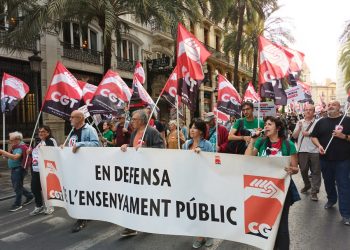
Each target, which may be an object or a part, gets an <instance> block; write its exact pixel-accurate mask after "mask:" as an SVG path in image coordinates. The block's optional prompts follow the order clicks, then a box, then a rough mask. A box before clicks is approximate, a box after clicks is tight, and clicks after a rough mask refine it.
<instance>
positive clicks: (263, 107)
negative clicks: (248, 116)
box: [254, 102, 276, 117]
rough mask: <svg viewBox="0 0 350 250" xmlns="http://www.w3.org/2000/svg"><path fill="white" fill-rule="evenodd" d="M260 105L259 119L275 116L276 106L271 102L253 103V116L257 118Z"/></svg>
mask: <svg viewBox="0 0 350 250" xmlns="http://www.w3.org/2000/svg"><path fill="white" fill-rule="evenodd" d="M259 105H260V117H265V116H276V106H275V104H274V103H273V102H257V103H254V116H255V117H258V112H259Z"/></svg>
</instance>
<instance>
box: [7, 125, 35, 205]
mask: <svg viewBox="0 0 350 250" xmlns="http://www.w3.org/2000/svg"><path fill="white" fill-rule="evenodd" d="M9 137H10V140H9V141H10V143H9V144H10V145H9V152H6V151H5V150H1V149H0V155H2V156H3V157H6V158H7V159H8V166H9V168H10V169H11V181H12V186H13V189H14V191H15V193H16V196H15V203H14V204H13V205H12V207H11V208H10V210H9V212H15V211H17V210H19V209H21V208H22V207H23V206H25V205H28V204H30V203H32V202H33V199H34V197H33V194H32V193H31V192H29V191H28V190H27V189H26V188H25V187H24V186H23V180H24V177H25V176H26V175H27V170H26V169H25V168H24V167H23V157H24V155H25V153H26V152H23V150H24V147H22V146H24V145H25V143H24V142H23V135H22V133H20V132H17V131H16V132H13V133H10V134H9ZM22 195H23V196H24V197H26V200H25V202H24V203H23V204H22Z"/></svg>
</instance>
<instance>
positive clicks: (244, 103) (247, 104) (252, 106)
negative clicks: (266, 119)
mask: <svg viewBox="0 0 350 250" xmlns="http://www.w3.org/2000/svg"><path fill="white" fill-rule="evenodd" d="M244 106H249V107H250V108H251V109H254V104H253V103H252V102H242V104H241V108H243V107H244Z"/></svg>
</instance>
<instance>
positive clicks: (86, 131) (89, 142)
mask: <svg viewBox="0 0 350 250" xmlns="http://www.w3.org/2000/svg"><path fill="white" fill-rule="evenodd" d="M70 121H71V125H72V127H73V131H72V133H71V135H70V137H69V142H68V145H69V146H70V147H72V152H73V153H76V152H77V151H78V149H79V148H80V147H98V146H99V142H98V135H97V132H96V130H95V129H94V128H93V127H92V126H91V125H89V124H86V123H85V117H84V113H83V112H82V111H80V110H74V111H73V112H72V114H71V116H70ZM86 225H87V220H80V219H79V220H77V221H76V223H75V224H74V226H73V228H72V232H73V233H76V232H79V231H80V230H82V229H83V228H84V227H86Z"/></svg>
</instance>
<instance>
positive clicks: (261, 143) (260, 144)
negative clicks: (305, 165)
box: [257, 137, 290, 155]
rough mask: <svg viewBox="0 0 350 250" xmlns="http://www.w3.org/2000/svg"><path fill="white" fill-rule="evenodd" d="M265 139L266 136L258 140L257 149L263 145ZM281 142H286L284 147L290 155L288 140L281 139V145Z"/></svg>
mask: <svg viewBox="0 0 350 250" xmlns="http://www.w3.org/2000/svg"><path fill="white" fill-rule="evenodd" d="M266 141H267V138H266V137H265V138H263V139H261V140H260V142H259V144H258V145H257V149H258V150H259V149H260V147H261V146H262V145H264V143H265V142H266ZM283 143H285V144H286V147H287V155H290V144H289V140H288V139H283V140H282V145H283ZM281 147H282V146H281Z"/></svg>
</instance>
